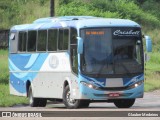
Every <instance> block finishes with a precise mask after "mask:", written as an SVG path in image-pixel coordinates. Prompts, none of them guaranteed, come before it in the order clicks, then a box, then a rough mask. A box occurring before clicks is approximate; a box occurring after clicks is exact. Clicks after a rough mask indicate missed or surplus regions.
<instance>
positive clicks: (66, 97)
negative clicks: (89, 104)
mask: <svg viewBox="0 0 160 120" xmlns="http://www.w3.org/2000/svg"><path fill="white" fill-rule="evenodd" d="M63 103H64V104H65V106H66V107H67V108H68V109H76V108H80V107H81V106H82V101H81V100H75V99H72V98H71V97H70V88H69V86H68V85H67V86H66V87H65V88H64V92H63Z"/></svg>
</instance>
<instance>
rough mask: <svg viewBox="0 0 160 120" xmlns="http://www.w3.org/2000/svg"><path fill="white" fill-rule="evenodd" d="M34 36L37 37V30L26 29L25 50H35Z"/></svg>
mask: <svg viewBox="0 0 160 120" xmlns="http://www.w3.org/2000/svg"><path fill="white" fill-rule="evenodd" d="M36 38H37V31H28V44H27V46H28V47H27V50H28V51H31V52H32V51H36Z"/></svg>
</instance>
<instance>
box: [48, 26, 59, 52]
mask: <svg viewBox="0 0 160 120" xmlns="http://www.w3.org/2000/svg"><path fill="white" fill-rule="evenodd" d="M57 32H58V30H56V29H52V30H48V51H56V50H57Z"/></svg>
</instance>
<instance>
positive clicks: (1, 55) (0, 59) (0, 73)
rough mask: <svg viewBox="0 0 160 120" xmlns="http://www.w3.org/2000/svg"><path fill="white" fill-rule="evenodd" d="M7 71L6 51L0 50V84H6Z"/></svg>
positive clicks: (7, 79) (7, 80) (7, 78)
mask: <svg viewBox="0 0 160 120" xmlns="http://www.w3.org/2000/svg"><path fill="white" fill-rule="evenodd" d="M8 82H9V70H8V51H7V50H0V84H8Z"/></svg>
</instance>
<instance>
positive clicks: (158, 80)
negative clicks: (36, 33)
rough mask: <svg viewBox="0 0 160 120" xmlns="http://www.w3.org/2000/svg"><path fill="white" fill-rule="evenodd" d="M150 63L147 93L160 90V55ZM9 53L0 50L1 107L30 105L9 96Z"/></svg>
mask: <svg viewBox="0 0 160 120" xmlns="http://www.w3.org/2000/svg"><path fill="white" fill-rule="evenodd" d="M149 55H150V58H151V59H150V61H148V62H146V66H145V68H146V70H145V74H146V75H145V85H144V88H145V91H146V92H148V91H153V90H156V89H160V53H158V52H153V53H150V54H149ZM8 83H9V70H8V51H7V50H0V107H6V106H13V105H16V104H28V99H27V98H26V97H18V96H13V95H10V94H9V84H8Z"/></svg>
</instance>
